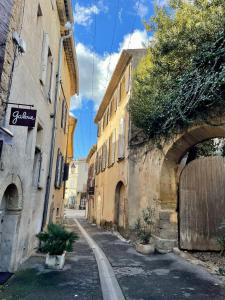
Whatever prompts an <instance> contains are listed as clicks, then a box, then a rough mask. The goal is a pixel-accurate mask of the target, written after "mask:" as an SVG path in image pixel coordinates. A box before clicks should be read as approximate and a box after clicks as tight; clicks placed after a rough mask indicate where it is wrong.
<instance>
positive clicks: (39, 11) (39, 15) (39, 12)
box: [37, 3, 43, 17]
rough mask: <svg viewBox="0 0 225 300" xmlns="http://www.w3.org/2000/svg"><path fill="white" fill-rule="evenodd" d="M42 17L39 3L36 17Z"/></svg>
mask: <svg viewBox="0 0 225 300" xmlns="http://www.w3.org/2000/svg"><path fill="white" fill-rule="evenodd" d="M42 16H43V13H42V9H41V5H40V3H38V10H37V17H42Z"/></svg>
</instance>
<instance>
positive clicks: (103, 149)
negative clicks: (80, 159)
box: [101, 143, 107, 171]
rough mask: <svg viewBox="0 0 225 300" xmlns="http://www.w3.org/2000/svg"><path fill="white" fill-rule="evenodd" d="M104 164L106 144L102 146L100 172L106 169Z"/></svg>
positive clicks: (105, 161)
mask: <svg viewBox="0 0 225 300" xmlns="http://www.w3.org/2000/svg"><path fill="white" fill-rule="evenodd" d="M106 164H107V144H106V143H105V144H104V145H103V146H102V165H101V170H102V171H104V170H105V169H106Z"/></svg>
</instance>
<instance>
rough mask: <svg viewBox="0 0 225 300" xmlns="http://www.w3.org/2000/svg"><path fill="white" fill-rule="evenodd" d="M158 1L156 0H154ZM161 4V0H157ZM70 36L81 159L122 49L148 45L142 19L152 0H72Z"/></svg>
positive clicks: (77, 153)
mask: <svg viewBox="0 0 225 300" xmlns="http://www.w3.org/2000/svg"><path fill="white" fill-rule="evenodd" d="M157 1H159V0H157ZM160 1H161V2H160V3H159V4H163V2H164V1H165V0H160ZM72 2H73V10H74V21H75V26H74V37H75V42H76V52H77V58H78V65H79V78H80V92H79V95H78V96H76V95H75V96H73V97H72V103H71V114H72V115H74V116H75V117H76V118H77V119H78V124H77V127H76V129H75V134H74V158H75V159H79V158H84V157H86V156H87V155H88V152H89V150H90V148H91V147H92V145H93V144H95V143H96V141H97V129H96V125H95V124H94V117H95V115H96V112H97V109H98V107H99V104H100V103H101V100H102V98H103V96H104V92H105V91H106V88H107V85H108V82H109V80H110V78H111V75H112V72H113V70H114V68H115V66H116V63H117V61H118V59H119V56H120V54H121V51H122V50H123V49H128V48H130V49H132V48H133V49H137V48H143V47H146V46H147V45H148V42H149V38H150V37H149V36H148V34H147V32H146V31H145V29H144V25H143V22H144V20H148V19H149V17H150V16H151V15H153V13H154V2H153V0H73V1H72Z"/></svg>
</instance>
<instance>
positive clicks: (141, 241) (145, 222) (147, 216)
mask: <svg viewBox="0 0 225 300" xmlns="http://www.w3.org/2000/svg"><path fill="white" fill-rule="evenodd" d="M153 219H154V211H153V210H152V209H151V208H150V207H147V208H146V209H143V210H142V215H141V217H139V218H138V219H137V221H136V223H135V228H134V229H135V233H136V236H137V238H138V243H137V244H136V250H137V251H138V252H140V253H142V254H151V253H154V252H155V246H154V245H153V244H151V243H150V242H151V237H152V227H153V225H154V221H153Z"/></svg>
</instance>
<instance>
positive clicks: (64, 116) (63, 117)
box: [61, 99, 68, 133]
mask: <svg viewBox="0 0 225 300" xmlns="http://www.w3.org/2000/svg"><path fill="white" fill-rule="evenodd" d="M67 113H68V111H67V105H66V100H65V99H64V100H63V101H62V115H61V128H63V130H64V133H66V127H67Z"/></svg>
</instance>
